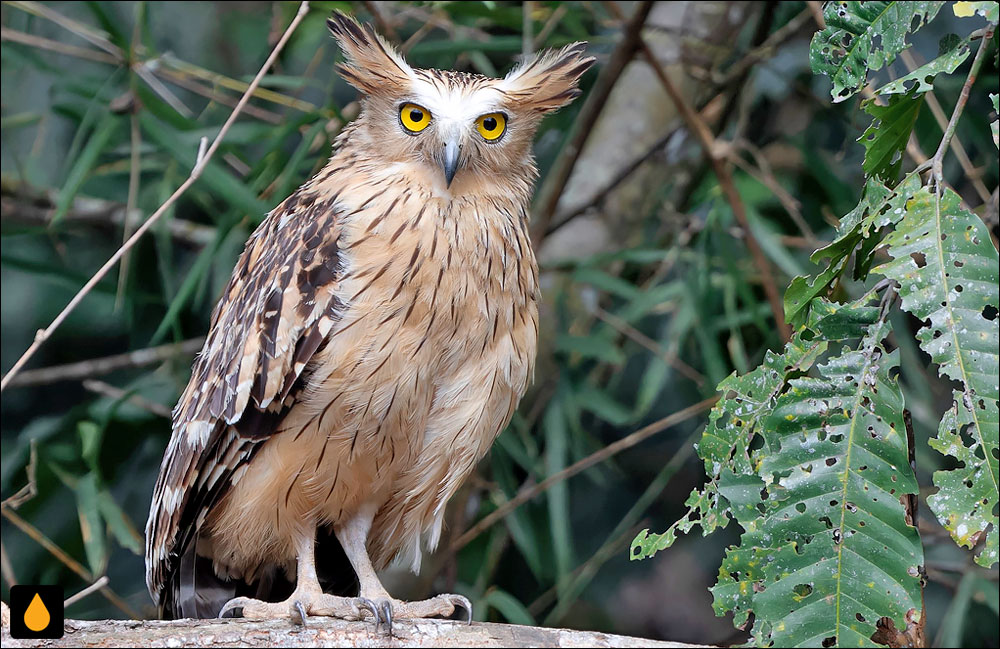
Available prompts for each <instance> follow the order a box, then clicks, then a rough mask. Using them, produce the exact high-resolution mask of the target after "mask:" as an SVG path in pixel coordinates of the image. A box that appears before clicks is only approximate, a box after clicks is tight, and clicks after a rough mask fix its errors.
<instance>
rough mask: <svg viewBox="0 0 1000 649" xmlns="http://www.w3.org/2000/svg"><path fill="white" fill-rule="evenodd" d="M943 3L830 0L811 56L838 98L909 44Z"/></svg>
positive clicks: (816, 70)
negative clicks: (911, 37)
mask: <svg viewBox="0 0 1000 649" xmlns="http://www.w3.org/2000/svg"><path fill="white" fill-rule="evenodd" d="M943 4H944V2H829V3H827V4H826V6H825V7H824V9H823V17H824V19H825V20H826V25H827V26H826V28H825V29H823V30H822V31H820V32H817V34H816V35H815V36H813V39H812V43H811V44H810V46H809V61H810V64H811V65H812V70H813V72H814V73H816V74H825V75H827V76H829V77H830V78H831V79H832V80H833V89H832V91H831V95H832V96H833V101H835V102H838V101H844V100H845V99H847V98H848V97H850V96H851V95H853V94H855V93H856V92H858V91H859V90H861V87H862V86H864V84H865V81H866V79H867V78H868V71H869V70H873V71H874V70H881V69H882V68H883V67H885V66H886V65H888V64H890V63H892V62H893V60H894V59H895V58H896V55H897V54H898V53H899V52H901V51H902V50H903V49H905V48H906V35H907V34H908V33H910V32H915V31H917V30H918V29H920V28H921V27H923V26H924V25H925V24H927V22H928V21H930V20H931V19H932V18H934V16H936V15H937V12H938V10H940V9H941V6H942V5H943Z"/></svg>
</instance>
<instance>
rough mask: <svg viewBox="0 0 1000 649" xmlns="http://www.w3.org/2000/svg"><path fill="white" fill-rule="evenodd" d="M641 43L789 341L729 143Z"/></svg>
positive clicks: (781, 307) (612, 6) (782, 310)
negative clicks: (697, 147)
mask: <svg viewBox="0 0 1000 649" xmlns="http://www.w3.org/2000/svg"><path fill="white" fill-rule="evenodd" d="M605 5H606V6H607V7H608V8H609V10H610V11H612V12H617V11H618V7H617V5H615V4H614V3H613V2H607V3H605ZM637 43H638V47H639V49H640V50H641V51H642V53H643V54H644V55H645V57H646V60H647V61H648V62H649V65H650V66H651V67H652V68H653V72H655V73H656V76H657V78H658V79H659V80H660V83H662V84H663V87H664V89H666V91H667V94H668V95H670V98H671V100H673V102H674V105H675V106H676V107H677V110H678V112H680V114H681V117H682V118H683V119H684V122H685V123H686V124H687V126H688V128H689V129H690V130H691V132H692V134H693V135H694V136H695V137H696V138H697V139H698V142H699V143H700V144H701V146H702V149H703V150H704V152H705V155H706V156H707V157H708V161H709V163H711V165H712V169H713V171H714V172H715V176H716V178H718V180H719V185H720V187H721V188H722V191H723V194H725V196H726V200H727V202H728V203H729V205H730V207H731V208H732V210H733V215H734V216H735V217H736V220H737V221H738V222H739V224H740V227H742V228H743V230H744V231H745V232H746V244H747V248H748V249H749V251H750V256H751V257H753V261H754V265H755V266H756V267H757V271H758V272H759V273H760V279H761V284H762V285H763V287H764V293H765V294H766V295H767V301H768V302H769V303H770V305H771V312H772V314H773V315H774V320H775V323H776V324H777V327H778V332H779V333H780V334H781V338H782V340H783V341H785V342H787V341H788V339H789V337H790V336H791V329H790V328H789V326H788V323H787V322H785V307H784V302H783V300H782V297H781V293H780V292H779V291H778V286H777V284H776V283H775V280H774V275H773V274H772V272H771V264H770V262H768V260H767V257H766V256H765V255H764V251H763V250H762V249H761V247H760V244H759V243H758V242H757V238H756V237H755V236H754V234H753V230H752V229H751V228H750V221H749V220H748V218H747V211H746V206H745V205H744V204H743V199H742V197H741V196H740V194H739V192H738V191H737V190H736V184H735V183H734V182H733V175H732V172H731V171H730V169H729V167H728V164H727V162H726V158H727V157H728V154H729V146H728V145H726V144H722V143H720V142H718V141H717V140H716V139H715V137H714V136H713V135H712V131H711V130H710V129H709V128H708V125H707V124H705V121H704V120H702V119H701V116H699V115H698V113H697V112H695V111H694V109H692V108H691V106H689V105H688V103H687V101H685V99H684V96H683V95H682V94H681V92H680V90H679V89H678V88H677V86H676V85H675V84H674V82H673V81H671V79H670V77H669V76H668V75H667V73H666V71H665V70H664V69H663V66H662V65H660V62H659V61H658V60H657V58H656V55H655V54H654V53H653V51H652V50H651V49H650V48H649V45H647V44H646V42H645V41H644V40H643V39H642V38H641V36H640V37H638V38H637Z"/></svg>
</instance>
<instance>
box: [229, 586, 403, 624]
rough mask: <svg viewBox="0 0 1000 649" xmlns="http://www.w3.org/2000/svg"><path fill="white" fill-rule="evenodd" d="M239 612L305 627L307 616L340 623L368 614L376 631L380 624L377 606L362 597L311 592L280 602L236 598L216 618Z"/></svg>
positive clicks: (246, 616) (248, 618)
mask: <svg viewBox="0 0 1000 649" xmlns="http://www.w3.org/2000/svg"><path fill="white" fill-rule="evenodd" d="M237 609H239V610H240V611H241V612H242V617H243V618H244V619H247V620H276V619H291V620H294V621H295V622H297V623H298V624H301V625H302V626H306V619H307V618H308V617H309V616H323V617H335V618H339V619H342V620H363V619H365V617H366V615H365V614H366V613H371V616H372V617H373V618H374V620H375V626H376V628H378V626H379V624H380V623H381V622H382V621H383V620H382V618H381V613H380V609H379V607H378V605H377V604H376V603H375V602H373V601H371V600H370V599H367V598H364V597H337V596H335V595H326V594H324V593H314V592H311V591H304V592H299V591H296V592H294V593H292V596H291V597H289V598H288V599H286V600H285V601H283V602H262V601H261V600H259V599H252V598H250V597H235V598H233V599H231V600H229V601H228V602H226V604H225V605H224V606H223V607H222V610H221V611H219V617H224V616H225V615H226V613H229V612H235V611H236V610H237Z"/></svg>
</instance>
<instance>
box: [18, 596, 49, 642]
mask: <svg viewBox="0 0 1000 649" xmlns="http://www.w3.org/2000/svg"><path fill="white" fill-rule="evenodd" d="M51 619H52V616H50V615H49V609H47V608H45V604H44V603H43V602H42V598H41V597H39V596H38V593H35V596H34V597H33V598H32V599H31V603H30V604H28V609H27V610H26V611H25V612H24V626H26V627H28V628H29V629H31V630H32V631H34V632H35V633H38V632H39V631H42V630H44V629H45V627H47V626H48V625H49V621H50V620H51Z"/></svg>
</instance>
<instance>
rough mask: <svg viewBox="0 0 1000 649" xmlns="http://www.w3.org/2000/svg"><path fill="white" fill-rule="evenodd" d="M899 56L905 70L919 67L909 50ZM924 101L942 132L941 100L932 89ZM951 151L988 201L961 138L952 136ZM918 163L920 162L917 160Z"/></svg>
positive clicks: (944, 124) (944, 121)
mask: <svg viewBox="0 0 1000 649" xmlns="http://www.w3.org/2000/svg"><path fill="white" fill-rule="evenodd" d="M899 58H901V59H902V60H903V63H904V64H905V65H906V68H907V70H909V71H910V72H913V71H914V70H916V69H917V68H918V67H919V66H918V65H917V62H916V61H915V60H914V59H913V55H912V54H911V53H910V50H903V51H902V52H900V53H899ZM924 101H926V102H927V106H928V107H929V108H930V109H931V113H932V114H933V115H934V119H935V121H937V123H938V126H940V127H941V132H942V133H943V132H944V131H945V130H947V128H948V117H947V116H946V115H945V114H944V109H943V108H942V107H941V102H939V101H938V100H937V96H935V94H934V91H933V90H930V91H928V92H926V93H924ZM911 140H915V137H913V138H911ZM951 151H952V153H954V154H955V159H956V160H958V163H959V164H960V165H962V171H963V172H964V173H965V176H966V177H967V178H968V179H969V181H970V182H971V183H972V186H973V188H974V189H975V190H976V193H977V194H979V198H980V199H981V200H982V201H983V202H984V203H985V202H986V201H988V200H989V199H990V191H989V190H988V189H986V185H984V184H983V180H982V178H981V177H980V176H981V174H979V173H978V172H977V171H976V170H975V168H974V167H973V166H972V161H971V160H969V154H968V153H966V151H965V147H964V146H962V142H961V140H959V139H958V138H954V139H953V140H952V141H951ZM918 164H920V163H919V162H918Z"/></svg>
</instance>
